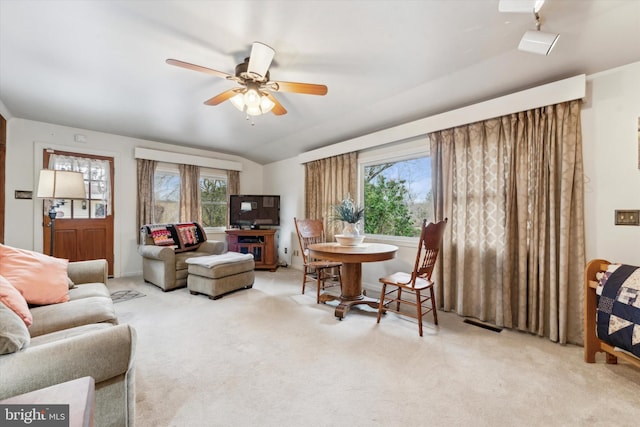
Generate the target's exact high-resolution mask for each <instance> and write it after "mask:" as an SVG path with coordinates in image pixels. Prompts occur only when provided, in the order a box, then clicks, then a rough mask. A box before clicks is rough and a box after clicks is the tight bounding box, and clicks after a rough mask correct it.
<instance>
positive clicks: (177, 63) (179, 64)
mask: <svg viewBox="0 0 640 427" xmlns="http://www.w3.org/2000/svg"><path fill="white" fill-rule="evenodd" d="M166 62H167V64H169V65H175V66H176V67H182V68H186V69H187V70H194V71H200V72H201V73H207V74H211V75H214V76H216V77H222V78H223V79H229V78H232V77H233V76H232V75H231V74H227V73H223V72H222V71H218V70H214V69H211V68H207V67H202V66H200V65H195V64H190V63H188V62H184V61H179V60H177V59H167V61H166Z"/></svg>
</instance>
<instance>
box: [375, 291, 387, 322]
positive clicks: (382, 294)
mask: <svg viewBox="0 0 640 427" xmlns="http://www.w3.org/2000/svg"><path fill="white" fill-rule="evenodd" d="M386 291H387V284H386V283H383V284H382V292H380V304H378V320H376V323H380V316H381V315H382V308H383V307H384V294H385V293H386Z"/></svg>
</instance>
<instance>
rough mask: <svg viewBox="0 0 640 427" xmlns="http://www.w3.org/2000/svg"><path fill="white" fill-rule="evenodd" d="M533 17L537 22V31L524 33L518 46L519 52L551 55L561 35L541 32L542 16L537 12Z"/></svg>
mask: <svg viewBox="0 0 640 427" xmlns="http://www.w3.org/2000/svg"><path fill="white" fill-rule="evenodd" d="M533 16H534V17H535V20H536V29H535V31H534V30H530V31H527V32H526V33H524V35H523V36H522V39H521V40H520V44H519V45H518V50H522V51H524V52H531V53H537V54H539V55H549V52H551V49H553V47H554V46H555V45H556V42H557V41H558V38H559V37H560V34H557V33H545V32H543V31H540V15H538V13H537V12H535V13H534V14H533Z"/></svg>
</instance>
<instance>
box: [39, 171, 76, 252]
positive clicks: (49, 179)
mask: <svg viewBox="0 0 640 427" xmlns="http://www.w3.org/2000/svg"><path fill="white" fill-rule="evenodd" d="M36 197H38V198H40V199H51V207H50V208H49V218H50V219H51V240H50V242H49V255H51V256H53V247H54V245H53V239H54V227H55V220H56V215H57V212H56V206H55V202H54V200H55V199H79V200H83V199H86V198H87V192H86V189H85V186H84V176H83V175H82V172H71V171H58V170H52V169H43V170H41V171H40V178H39V180H38V192H37V195H36Z"/></svg>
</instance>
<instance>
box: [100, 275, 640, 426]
mask: <svg viewBox="0 0 640 427" xmlns="http://www.w3.org/2000/svg"><path fill="white" fill-rule="evenodd" d="M300 275H301V273H300V272H299V271H297V270H292V269H287V268H281V269H278V271H277V272H275V273H272V272H268V271H266V272H263V271H258V272H256V282H255V285H254V287H253V289H248V290H242V291H240V292H236V293H233V294H231V295H228V296H225V297H224V298H222V299H219V300H217V301H213V300H210V299H208V298H206V297H204V296H195V295H191V294H189V291H188V290H187V289H179V290H176V291H173V292H167V293H163V292H162V291H161V290H160V289H159V288H157V287H155V286H152V285H149V284H145V283H143V282H142V279H141V278H121V279H113V280H110V281H109V287H110V290H111V291H112V292H113V291H117V290H121V289H134V290H138V291H140V292H142V293H144V294H146V297H145V298H136V299H133V300H129V301H124V302H122V303H119V304H117V305H116V311H117V313H118V317H119V319H120V322H121V323H130V324H131V325H133V326H134V327H135V329H136V331H137V333H138V345H137V352H136V387H137V390H136V392H137V399H136V400H137V407H136V425H137V426H139V427H144V426H154V427H158V426H234V427H235V426H539V425H548V426H583V425H590V426H610V425H617V426H636V425H638V419H640V370H637V369H634V368H632V367H630V366H628V365H624V364H620V365H617V366H616V365H606V364H604V363H603V359H604V357H601V358H599V359H598V363H596V364H586V363H584V362H583V360H582V348H581V347H576V346H560V345H557V344H554V343H551V342H550V341H548V340H547V339H543V338H538V337H534V336H531V335H527V334H524V333H519V332H512V331H509V330H504V331H502V332H500V333H496V332H493V331H489V330H486V329H483V328H479V327H477V326H473V325H469V324H466V323H464V322H463V320H464V319H463V318H461V317H459V316H457V315H455V314H451V313H441V312H440V313H439V320H440V325H439V326H438V327H437V328H436V327H434V326H433V324H432V323H431V317H430V315H428V316H427V318H426V319H427V320H428V322H427V325H425V333H424V337H422V338H420V337H419V336H418V332H417V325H416V324H415V321H414V320H410V319H406V318H402V317H398V316H397V315H395V314H392V313H389V314H387V315H386V316H384V317H383V319H382V321H381V323H380V325H377V324H376V319H375V313H374V312H373V310H371V309H369V308H368V307H367V308H363V309H353V310H352V311H350V312H349V314H348V315H347V316H346V318H345V319H344V320H343V321H338V320H336V318H335V317H334V315H333V309H334V306H332V305H331V303H329V304H326V305H317V304H315V299H314V298H315V297H314V290H312V289H310V290H308V291H307V292H308V293H307V294H306V295H304V296H303V295H300V284H299V282H300ZM370 295H371V294H370Z"/></svg>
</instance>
